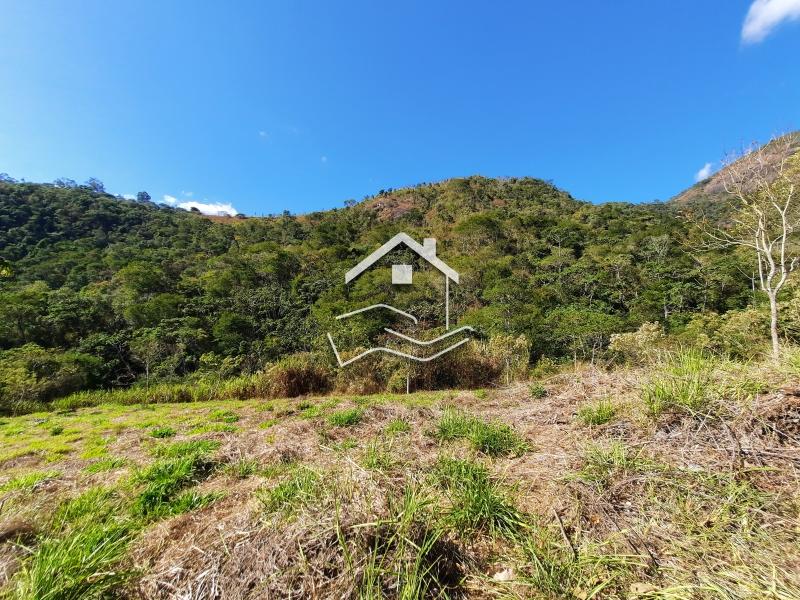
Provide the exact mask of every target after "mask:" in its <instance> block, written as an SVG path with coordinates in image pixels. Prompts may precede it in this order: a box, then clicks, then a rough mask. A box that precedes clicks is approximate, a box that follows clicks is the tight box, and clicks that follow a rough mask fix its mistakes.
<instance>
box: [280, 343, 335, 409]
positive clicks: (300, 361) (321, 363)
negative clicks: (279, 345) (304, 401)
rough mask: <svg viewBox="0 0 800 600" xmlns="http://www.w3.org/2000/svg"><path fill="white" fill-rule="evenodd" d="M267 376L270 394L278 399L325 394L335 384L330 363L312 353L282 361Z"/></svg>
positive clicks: (292, 356)
mask: <svg viewBox="0 0 800 600" xmlns="http://www.w3.org/2000/svg"><path fill="white" fill-rule="evenodd" d="M267 374H268V376H269V379H270V393H271V395H272V396H273V397H278V398H295V397H297V396H303V395H305V394H324V393H326V392H328V391H329V390H330V389H331V388H332V384H333V377H332V373H331V370H330V367H329V366H328V361H326V360H324V359H323V358H322V357H321V356H318V355H316V354H313V353H310V352H306V353H301V354H293V355H291V356H288V357H286V358H284V359H282V360H280V361H279V362H278V363H276V364H275V365H274V366H272V367H271V368H270V369H269V370H268V371H267Z"/></svg>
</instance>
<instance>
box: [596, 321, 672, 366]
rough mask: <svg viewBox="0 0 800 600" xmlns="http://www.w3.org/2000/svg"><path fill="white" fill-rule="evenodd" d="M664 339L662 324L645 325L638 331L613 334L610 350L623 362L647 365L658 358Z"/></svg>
mask: <svg viewBox="0 0 800 600" xmlns="http://www.w3.org/2000/svg"><path fill="white" fill-rule="evenodd" d="M664 338H665V336H664V329H663V328H662V327H661V325H660V324H658V323H643V324H642V325H641V326H640V327H639V329H637V330H636V331H631V332H629V333H614V334H612V335H611V342H610V343H609V344H608V350H609V352H610V353H611V354H612V355H614V356H616V357H617V358H619V359H620V360H622V361H623V362H626V363H630V364H639V365H641V364H646V363H648V362H650V361H652V360H653V359H654V358H656V357H657V356H658V354H659V351H660V350H659V347H660V346H661V345H662V344H663V341H664Z"/></svg>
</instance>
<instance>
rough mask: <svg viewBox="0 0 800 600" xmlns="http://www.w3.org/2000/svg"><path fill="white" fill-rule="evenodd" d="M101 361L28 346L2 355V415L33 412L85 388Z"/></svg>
mask: <svg viewBox="0 0 800 600" xmlns="http://www.w3.org/2000/svg"><path fill="white" fill-rule="evenodd" d="M99 362H100V361H99V359H98V358H96V357H93V356H89V355H86V354H81V353H78V352H62V351H59V350H56V349H52V348H42V347H40V346H38V345H37V344H25V345H24V346H20V347H18V348H12V349H10V350H5V351H0V414H21V413H25V412H30V411H32V410H35V409H36V408H38V407H41V406H42V405H43V404H44V403H46V402H49V401H50V400H52V399H53V398H55V397H56V396H60V395H64V394H69V393H71V392H75V391H78V390H80V389H81V388H83V387H85V386H86V385H87V383H88V382H89V380H90V378H91V376H92V375H91V374H92V372H93V370H94V369H96V368H97V366H98V364H99Z"/></svg>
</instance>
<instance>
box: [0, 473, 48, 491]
mask: <svg viewBox="0 0 800 600" xmlns="http://www.w3.org/2000/svg"><path fill="white" fill-rule="evenodd" d="M59 475H61V473H59V472H58V471H30V472H29V473H25V474H23V475H17V476H16V477H12V478H11V479H9V480H8V481H6V482H5V483H3V484H0V493H2V492H10V491H13V490H20V491H26V492H31V491H33V489H34V488H35V487H36V486H37V485H39V484H40V483H42V482H43V481H46V480H48V479H55V478H56V477H58V476H59Z"/></svg>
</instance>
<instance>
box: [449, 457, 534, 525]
mask: <svg viewBox="0 0 800 600" xmlns="http://www.w3.org/2000/svg"><path fill="white" fill-rule="evenodd" d="M433 479H434V481H435V482H436V483H437V484H438V485H439V486H440V487H441V488H442V489H444V490H445V492H446V494H447V495H448V497H449V499H450V510H449V512H448V514H447V516H446V520H447V521H448V523H449V524H450V525H451V526H452V527H454V528H456V529H458V530H462V531H476V530H488V531H489V532H490V533H491V534H493V535H494V534H511V533H513V532H515V531H518V530H519V529H520V528H521V527H523V525H524V517H523V515H522V513H521V512H520V511H519V510H518V509H517V508H516V506H515V505H514V502H513V500H512V498H511V496H510V494H509V493H508V491H506V490H505V489H504V488H503V486H501V485H500V484H499V483H498V482H497V481H495V480H493V479H492V478H491V477H490V475H489V470H488V469H487V468H486V467H485V466H484V465H482V464H480V463H478V462H476V461H473V460H461V459H457V458H450V457H440V458H439V461H438V462H437V464H436V466H435V467H434V470H433Z"/></svg>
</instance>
